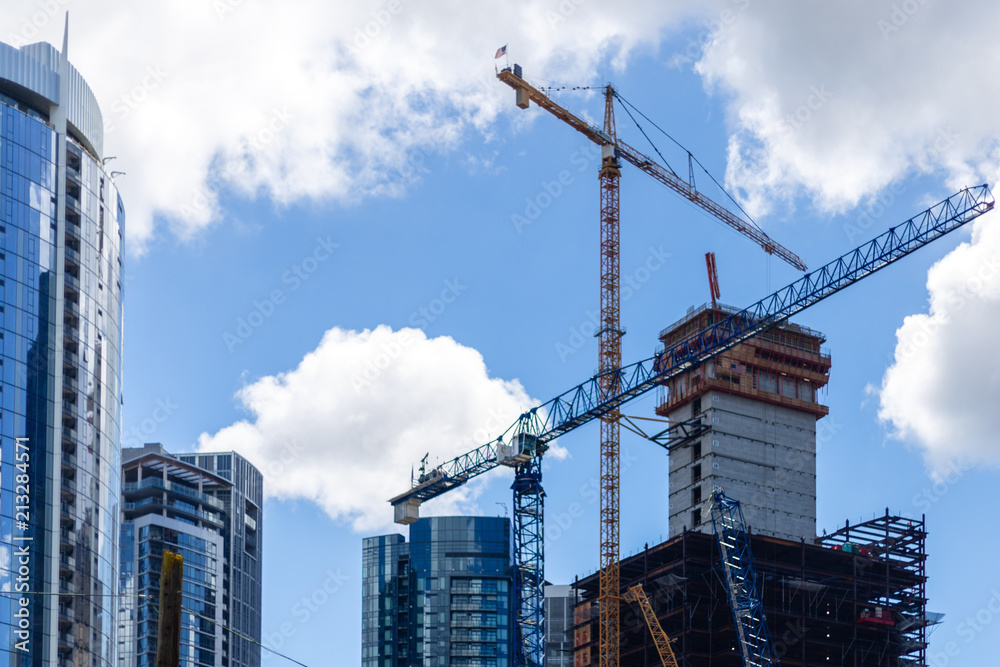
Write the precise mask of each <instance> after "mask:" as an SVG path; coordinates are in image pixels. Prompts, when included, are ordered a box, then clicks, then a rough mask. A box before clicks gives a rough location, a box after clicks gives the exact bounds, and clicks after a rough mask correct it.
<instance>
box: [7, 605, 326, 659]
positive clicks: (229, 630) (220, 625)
mask: <svg viewBox="0 0 1000 667" xmlns="http://www.w3.org/2000/svg"><path fill="white" fill-rule="evenodd" d="M0 595H3V596H9V597H17V596H21V595H40V596H41V595H58V596H60V597H82V598H99V597H115V598H142V599H145V600H148V601H149V606H151V607H152V608H153V611H155V612H156V615H157V616H159V615H160V610H159V608H158V607H157V606H156V604H155V603H154V602H153V600H154V599H156V597H155V596H153V595H146V594H145V593H59V592H53V591H21V592H15V591H0ZM181 611H185V612H187V613H189V614H191V615H192V616H196V617H197V618H200V619H202V620H205V621H208V622H209V623H211V624H212V625H216V626H218V627H220V628H221V629H222V630H223V631H225V632H228V633H230V634H231V635H236V636H237V637H239V638H240V639H245V640H247V641H248V642H250V643H252V644H256V645H257V646H259V647H261V648H262V649H264V650H265V651H267V652H269V653H273V654H274V655H276V656H278V657H281V658H284V659H285V660H288V661H289V662H294V663H295V664H296V665H301V667H309V665H307V664H305V663H304V662H299V661H298V660H296V659H295V658H293V657H291V656H288V655H285V654H284V653H281V652H280V651H275V650H274V649H273V648H270V647H268V646H265V645H264V644H262V643H260V642H259V641H257V640H256V639H254V638H253V637H248V636H246V635H244V634H242V633H240V632H237V631H236V630H233V629H232V628H231V627H229V626H228V625H226V624H225V623H219V622H218V621H216V620H215V619H214V618H209V617H208V616H204V615H202V614H199V613H198V612H197V611H195V610H194V609H190V608H188V607H184V606H181Z"/></svg>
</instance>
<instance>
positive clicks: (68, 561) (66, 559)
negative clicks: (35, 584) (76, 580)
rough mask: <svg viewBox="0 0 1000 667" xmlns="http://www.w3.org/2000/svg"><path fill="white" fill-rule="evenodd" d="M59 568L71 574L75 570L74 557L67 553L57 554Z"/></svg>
mask: <svg viewBox="0 0 1000 667" xmlns="http://www.w3.org/2000/svg"><path fill="white" fill-rule="evenodd" d="M59 569H60V570H66V572H68V573H70V574H72V573H73V572H75V571H76V559H75V558H73V557H72V556H70V555H68V554H59Z"/></svg>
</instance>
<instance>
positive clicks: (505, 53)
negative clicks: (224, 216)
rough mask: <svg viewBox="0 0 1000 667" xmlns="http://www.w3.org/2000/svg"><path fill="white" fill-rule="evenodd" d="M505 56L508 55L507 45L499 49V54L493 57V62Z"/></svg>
mask: <svg viewBox="0 0 1000 667" xmlns="http://www.w3.org/2000/svg"><path fill="white" fill-rule="evenodd" d="M505 55H507V45H506V44H504V45H503V46H501V47H500V48H499V49H497V54H496V55H495V56H493V60H496V59H497V58H499V57H500V56H505Z"/></svg>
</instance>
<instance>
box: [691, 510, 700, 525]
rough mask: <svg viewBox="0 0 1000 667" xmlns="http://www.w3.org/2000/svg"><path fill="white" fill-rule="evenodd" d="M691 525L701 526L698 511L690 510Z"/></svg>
mask: <svg viewBox="0 0 1000 667" xmlns="http://www.w3.org/2000/svg"><path fill="white" fill-rule="evenodd" d="M691 525H692V526H700V525H701V512H699V511H698V510H691Z"/></svg>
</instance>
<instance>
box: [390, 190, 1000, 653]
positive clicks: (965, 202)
mask: <svg viewBox="0 0 1000 667" xmlns="http://www.w3.org/2000/svg"><path fill="white" fill-rule="evenodd" d="M993 206H994V200H993V195H992V194H991V193H990V191H989V188H988V187H987V186H986V185H979V186H976V187H971V188H966V189H964V190H961V191H959V192H957V193H956V194H954V195H952V196H951V197H948V198H947V199H945V200H943V201H941V202H939V203H937V204H935V205H934V206H932V207H930V208H929V209H927V210H926V211H924V212H922V213H920V214H918V215H916V216H914V217H912V218H910V219H909V220H907V221H906V222H903V223H902V224H900V225H897V226H895V227H890V228H889V230H888V231H886V232H884V233H882V234H880V235H879V236H877V237H876V238H874V239H872V240H871V241H869V242H867V243H865V244H863V245H861V246H859V247H857V248H855V249H854V250H851V251H850V252H848V253H846V254H844V255H842V256H840V257H838V258H837V259H835V260H833V261H832V262H830V263H828V264H826V265H825V266H822V267H820V268H819V269H816V270H814V271H811V272H810V273H807V274H805V275H804V276H802V277H801V278H799V279H798V280H796V281H795V282H793V283H791V284H789V285H787V286H785V287H783V288H781V289H779V290H778V291H776V292H774V293H773V294H770V295H768V296H766V297H764V298H763V299H761V300H760V301H758V302H757V303H755V304H753V305H751V306H749V307H748V308H745V309H744V310H741V311H739V312H738V313H733V314H732V315H729V316H728V317H726V318H725V319H722V320H720V321H719V322H716V323H715V324H713V325H712V326H710V327H708V328H706V329H704V330H702V331H700V332H699V333H697V334H694V335H692V336H691V337H689V338H687V339H685V340H683V341H681V342H679V343H677V344H676V345H674V346H672V347H670V348H669V349H665V350H663V351H662V352H660V353H659V354H657V355H656V356H653V357H650V358H648V359H644V360H642V361H639V362H636V363H633V364H630V365H628V366H623V367H622V368H618V369H615V370H612V371H608V373H605V374H603V375H604V376H607V375H609V374H614V375H615V376H617V377H614V378H611V379H612V380H613V381H612V382H611V383H610V386H614V387H616V388H617V389H616V391H615V392H614V393H613V394H608V393H607V392H606V391H603V390H602V387H606V386H609V382H608V378H607V377H602V375H595V376H594V377H591V378H590V379H589V380H586V381H585V382H582V383H580V384H578V385H577V386H575V387H573V388H572V389H570V390H569V391H566V392H563V393H562V394H560V395H558V396H556V397H555V398H552V399H550V400H549V401H546V402H545V403H542V404H541V405H539V406H536V407H534V408H532V409H531V410H528V411H527V412H525V413H523V414H522V415H521V416H520V417H518V418H517V421H515V422H514V423H513V424H511V425H510V426H509V427H508V428H507V430H506V431H504V432H503V433H502V434H501V435H500V436H499V437H497V438H496V439H495V440H493V441H491V442H489V443H487V444H485V445H481V446H479V447H477V448H476V449H473V450H472V451H470V452H467V453H465V454H462V455H461V456H458V457H455V458H454V459H452V460H450V461H447V462H445V463H442V464H441V465H439V466H437V467H436V468H434V469H432V470H430V471H428V472H425V473H423V474H421V475H420V477H419V478H418V479H417V480H416V484H415V485H414V486H412V488H410V489H409V490H407V491H405V492H403V493H401V494H399V495H398V496H396V497H394V498H392V499H390V500H389V502H390V503H391V504H392V505H393V508H394V511H395V520H396V522H397V523H401V524H410V523H413V522H414V521H416V520H417V519H418V518H419V512H420V505H421V503H423V502H425V501H427V500H430V499H432V498H436V497H438V496H440V495H442V494H444V493H446V492H448V491H450V490H451V489H454V488H455V487H458V486H462V485H463V484H465V483H466V482H468V481H469V480H470V479H473V478H474V477H477V476H479V475H481V474H483V473H484V472H487V471H489V470H493V469H494V468H496V467H497V466H498V465H505V466H509V467H513V468H514V469H515V479H514V484H513V487H512V488H513V491H514V533H515V536H514V543H515V553H514V556H515V575H516V576H515V586H516V588H517V591H516V597H517V610H516V614H517V616H516V617H517V624H518V628H517V633H518V635H517V636H518V642H519V643H518V647H517V651H518V655H517V658H516V663H515V664H516V665H518V666H520V665H527V666H530V667H535V666H538V665H543V664H544V661H545V652H544V645H545V642H544V637H545V634H544V615H543V601H544V589H543V586H544V581H545V563H544V545H543V531H544V516H543V512H542V510H543V499H544V492H543V489H542V483H541V482H542V480H541V477H542V475H541V458H542V456H543V455H544V453H545V451H546V449H547V448H548V444H547V443H549V442H551V441H552V440H555V439H556V438H558V437H559V436H561V435H565V434H567V433H569V432H570V431H572V430H574V429H576V428H578V427H580V426H583V425H584V424H586V423H588V422H590V421H592V420H594V419H599V418H600V417H601V416H602V415H606V414H608V413H610V412H612V411H615V410H618V408H620V407H621V406H622V405H624V404H625V403H627V402H628V401H631V400H632V399H634V398H637V397H639V396H642V395H643V394H645V393H646V392H648V391H650V390H652V389H653V388H654V387H656V386H657V385H660V384H663V383H664V382H666V381H668V380H670V379H671V378H673V377H675V376H677V375H680V374H681V373H685V372H687V371H689V370H691V369H692V368H694V367H696V366H698V365H699V364H702V363H704V362H705V361H707V360H709V359H711V358H713V357H714V356H716V355H718V354H720V353H722V352H725V351H726V350H728V349H730V348H732V347H734V346H736V345H738V344H739V343H741V342H743V341H745V340H747V339H749V338H752V337H754V336H756V335H757V334H760V333H762V332H763V331H765V330H767V329H768V328H770V327H772V326H774V325H775V324H778V323H780V322H782V321H784V320H786V319H788V318H789V317H791V316H793V315H795V314H796V313H799V312H801V311H802V310H804V309H806V308H808V307H809V306H812V305H814V304H817V303H819V302H820V301H822V300H823V299H825V298H827V297H828V296H831V295H832V294H835V293H837V292H839V291H840V290H842V289H844V288H845V287H849V286H850V285H853V284H854V283H856V282H858V281H859V280H862V279H864V278H866V277H868V276H870V275H871V274H872V273H875V272H876V271H878V270H880V269H883V268H885V267H886V266H888V265H890V264H892V263H893V262H896V261H898V260H900V259H902V258H903V257H906V256H907V255H909V254H910V253H912V252H914V251H916V250H918V249H920V248H922V247H924V246H925V245H927V244H929V243H931V242H933V241H936V240H937V239H939V238H941V237H942V236H944V235H945V234H948V233H949V232H952V231H954V230H956V229H958V228H959V227H961V226H962V225H964V224H966V223H968V222H971V221H972V220H975V219H976V218H978V217H979V216H981V215H983V214H984V213H986V212H988V211H990V210H992V209H993ZM697 426H698V424H696V423H682V424H676V425H674V426H672V427H671V431H672V432H673V433H672V434H677V435H678V436H681V435H683V434H687V435H688V436H689V437H696V434H697V433H698V430H697ZM672 434H671V435H672ZM692 434H695V435H692Z"/></svg>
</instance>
